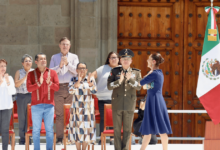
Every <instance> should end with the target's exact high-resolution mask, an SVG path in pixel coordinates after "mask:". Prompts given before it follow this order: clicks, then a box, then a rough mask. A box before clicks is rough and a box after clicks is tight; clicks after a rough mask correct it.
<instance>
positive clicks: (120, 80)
mask: <svg viewBox="0 0 220 150" xmlns="http://www.w3.org/2000/svg"><path fill="white" fill-rule="evenodd" d="M124 77H125V73H124V72H123V71H121V75H120V79H119V83H120V84H121V83H122V81H123V80H124Z"/></svg>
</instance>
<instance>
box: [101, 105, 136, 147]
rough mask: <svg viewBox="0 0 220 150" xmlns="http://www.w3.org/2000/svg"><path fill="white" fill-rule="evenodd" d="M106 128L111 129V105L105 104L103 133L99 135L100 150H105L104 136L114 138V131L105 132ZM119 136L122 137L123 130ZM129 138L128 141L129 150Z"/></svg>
mask: <svg viewBox="0 0 220 150" xmlns="http://www.w3.org/2000/svg"><path fill="white" fill-rule="evenodd" d="M106 127H113V118H112V105H111V104H105V105H104V131H103V132H102V134H101V150H103V147H104V150H106V136H114V130H113V129H110V130H107V129H106ZM121 136H123V130H121ZM131 138H132V134H131V136H130V141H129V150H131Z"/></svg>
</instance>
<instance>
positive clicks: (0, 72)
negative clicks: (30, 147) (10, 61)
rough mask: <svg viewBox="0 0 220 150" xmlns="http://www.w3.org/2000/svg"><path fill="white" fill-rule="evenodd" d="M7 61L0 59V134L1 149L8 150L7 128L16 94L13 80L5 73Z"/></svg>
mask: <svg viewBox="0 0 220 150" xmlns="http://www.w3.org/2000/svg"><path fill="white" fill-rule="evenodd" d="M6 69H7V61H6V60H4V59H0V127H1V128H0V133H1V134H2V149H3V150H8V141H9V126H10V120H11V114H12V107H13V103H12V95H13V94H15V93H16V89H15V85H14V80H13V78H12V77H11V76H9V75H8V74H7V73H6Z"/></svg>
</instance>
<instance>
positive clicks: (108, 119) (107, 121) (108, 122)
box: [104, 104, 113, 130]
mask: <svg viewBox="0 0 220 150" xmlns="http://www.w3.org/2000/svg"><path fill="white" fill-rule="evenodd" d="M106 127H113V118H112V105H111V104H105V105H104V130H106Z"/></svg>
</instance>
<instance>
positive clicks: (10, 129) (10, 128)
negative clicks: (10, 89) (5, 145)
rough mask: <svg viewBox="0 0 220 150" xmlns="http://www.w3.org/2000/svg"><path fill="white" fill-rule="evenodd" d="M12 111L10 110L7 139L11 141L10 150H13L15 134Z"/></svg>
mask: <svg viewBox="0 0 220 150" xmlns="http://www.w3.org/2000/svg"><path fill="white" fill-rule="evenodd" d="M13 115H14V109H12V115H11V120H10V125H9V138H10V139H11V150H14V149H15V132H14V117H13Z"/></svg>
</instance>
